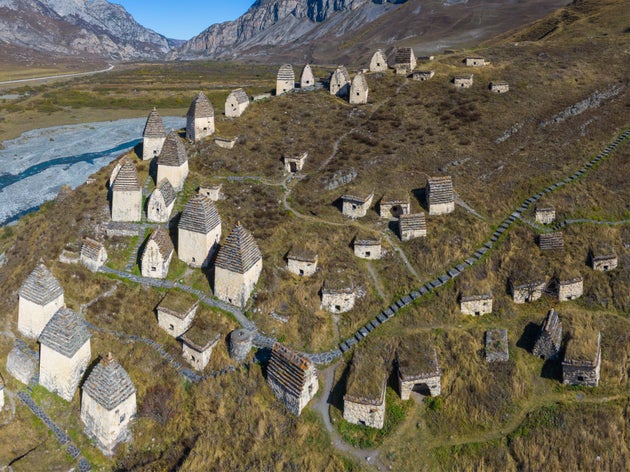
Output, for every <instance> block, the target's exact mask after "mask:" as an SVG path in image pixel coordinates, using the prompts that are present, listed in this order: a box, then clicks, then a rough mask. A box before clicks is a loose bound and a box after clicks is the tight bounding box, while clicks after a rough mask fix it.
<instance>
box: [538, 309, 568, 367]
mask: <svg viewBox="0 0 630 472" xmlns="http://www.w3.org/2000/svg"><path fill="white" fill-rule="evenodd" d="M561 347H562V322H561V321H560V318H559V317H558V312H557V311H556V310H554V309H553V308H552V309H551V310H549V312H548V313H547V316H545V319H544V320H543V322H542V324H541V325H540V331H538V335H537V336H536V341H535V342H534V347H533V348H532V354H533V355H535V356H538V357H540V358H541V359H556V358H557V357H558V355H559V354H560V348H561Z"/></svg>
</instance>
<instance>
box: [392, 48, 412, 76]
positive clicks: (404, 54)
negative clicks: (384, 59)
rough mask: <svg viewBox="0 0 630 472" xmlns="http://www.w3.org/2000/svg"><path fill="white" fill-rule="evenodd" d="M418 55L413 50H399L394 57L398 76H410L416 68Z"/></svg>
mask: <svg viewBox="0 0 630 472" xmlns="http://www.w3.org/2000/svg"><path fill="white" fill-rule="evenodd" d="M416 64H417V61H416V55H415V54H414V52H413V49H411V48H398V50H397V51H396V54H395V55H394V69H395V70H396V74H399V75H409V74H410V73H411V72H412V71H413V70H414V69H415V68H416Z"/></svg>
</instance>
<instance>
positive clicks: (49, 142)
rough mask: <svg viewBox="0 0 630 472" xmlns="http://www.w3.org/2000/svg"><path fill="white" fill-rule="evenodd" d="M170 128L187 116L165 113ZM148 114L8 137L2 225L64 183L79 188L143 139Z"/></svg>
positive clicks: (2, 169) (1, 154)
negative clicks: (14, 137)
mask: <svg viewBox="0 0 630 472" xmlns="http://www.w3.org/2000/svg"><path fill="white" fill-rule="evenodd" d="M163 119H164V125H165V126H166V129H167V130H170V129H171V128H172V129H179V128H182V127H184V126H185V124H186V120H185V118H180V117H173V116H169V117H165V118H163ZM145 122H146V119H145V118H132V119H123V120H115V121H103V122H96V123H83V124H78V125H65V126H55V127H52V128H41V129H35V130H31V131H27V132H26V133H23V134H22V135H21V136H20V137H19V138H16V139H11V140H7V141H4V142H3V143H2V145H3V147H4V149H0V226H3V225H6V224H8V223H11V222H14V221H17V220H18V219H19V218H20V217H21V216H23V215H25V214H27V213H29V212H31V211H34V210H37V209H38V208H39V207H40V205H41V204H42V203H44V202H46V201H48V200H52V199H53V198H55V196H56V195H57V192H58V191H59V189H60V188H61V187H62V186H63V185H69V186H71V187H72V188H75V187H77V186H79V185H81V184H83V183H84V182H85V181H86V180H87V178H88V177H89V176H90V175H92V174H94V173H95V172H96V171H98V170H99V169H101V168H102V167H104V166H106V165H107V164H109V163H110V162H111V161H113V160H114V159H115V158H116V157H118V156H119V155H120V154H122V153H123V152H125V151H127V150H129V149H132V148H133V147H134V146H136V145H137V144H138V143H140V142H141V140H142V139H141V137H142V131H143V129H144V124H145Z"/></svg>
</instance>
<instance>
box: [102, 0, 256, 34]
mask: <svg viewBox="0 0 630 472" xmlns="http://www.w3.org/2000/svg"><path fill="white" fill-rule="evenodd" d="M110 2H111V3H118V4H120V5H122V6H123V7H125V9H126V10H127V11H128V12H129V13H131V14H132V15H133V17H134V18H135V19H136V21H137V22H138V23H140V24H141V25H142V26H146V27H147V28H151V29H152V30H154V31H157V32H158V33H160V34H163V35H164V36H166V37H168V38H173V39H190V38H192V37H193V36H195V35H197V34H199V33H201V32H202V31H203V30H205V29H206V28H207V27H208V26H210V25H211V24H214V23H221V22H223V21H228V20H235V19H236V18H238V17H239V16H241V15H242V14H243V13H245V12H246V11H247V9H248V8H249V7H250V6H252V5H253V4H254V0H178V1H173V0H110Z"/></svg>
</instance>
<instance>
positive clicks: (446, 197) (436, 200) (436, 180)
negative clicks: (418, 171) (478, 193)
mask: <svg viewBox="0 0 630 472" xmlns="http://www.w3.org/2000/svg"><path fill="white" fill-rule="evenodd" d="M426 196H427V205H428V207H429V215H446V214H447V213H452V212H453V211H455V193H454V192H453V180H452V179H451V176H450V175H447V176H443V177H430V178H429V180H428V181H427V186H426Z"/></svg>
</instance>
